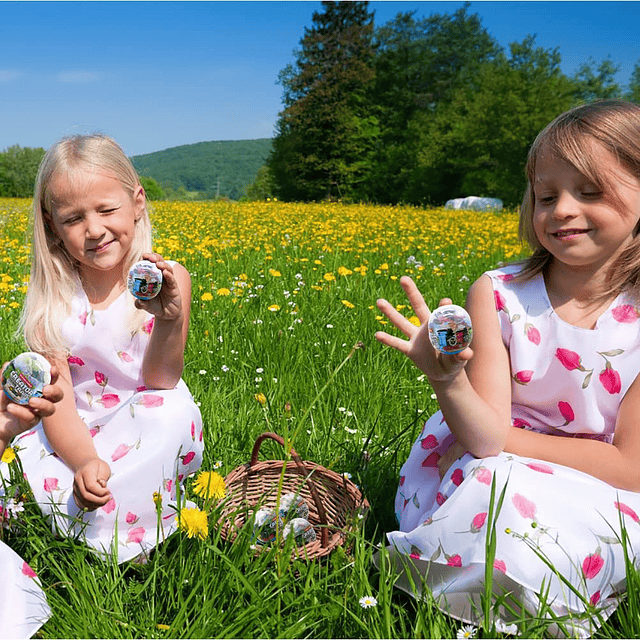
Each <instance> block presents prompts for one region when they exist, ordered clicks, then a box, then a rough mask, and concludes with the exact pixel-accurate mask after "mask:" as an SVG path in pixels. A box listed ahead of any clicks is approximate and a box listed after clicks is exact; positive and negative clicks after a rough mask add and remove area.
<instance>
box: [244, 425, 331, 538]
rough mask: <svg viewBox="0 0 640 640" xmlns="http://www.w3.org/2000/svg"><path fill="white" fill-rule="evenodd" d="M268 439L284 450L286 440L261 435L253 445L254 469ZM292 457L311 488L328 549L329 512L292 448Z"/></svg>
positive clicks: (252, 463) (272, 434)
mask: <svg viewBox="0 0 640 640" xmlns="http://www.w3.org/2000/svg"><path fill="white" fill-rule="evenodd" d="M267 438H269V439H271V440H275V441H276V442H277V443H278V444H279V445H280V446H281V447H282V448H284V446H285V444H284V439H283V438H282V437H280V436H279V435H278V434H277V433H273V432H267V433H263V434H262V435H259V436H258V437H257V438H256V442H255V444H254V445H253V451H252V452H251V461H250V462H249V466H250V467H253V466H254V465H256V464H257V462H258V453H259V452H260V445H262V443H263V442H264V440H266V439H267ZM291 457H292V458H293V461H294V462H295V463H296V465H297V467H298V469H300V471H301V472H302V475H303V477H304V479H305V481H306V483H307V487H309V491H310V492H311V497H312V498H313V502H314V503H315V505H316V509H317V510H318V517H319V518H320V524H321V525H324V526H322V527H320V544H321V545H322V547H323V548H326V547H327V546H328V545H329V529H328V524H329V522H328V520H327V512H326V511H325V508H324V505H323V504H322V500H321V499H320V496H319V495H318V490H317V489H316V487H315V484H314V483H313V480H312V479H311V473H313V472H311V473H309V471H308V470H307V467H305V465H304V462H302V460H301V458H300V456H299V455H298V454H297V453H296V451H295V449H294V448H293V447H291Z"/></svg>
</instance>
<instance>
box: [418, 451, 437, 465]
mask: <svg viewBox="0 0 640 640" xmlns="http://www.w3.org/2000/svg"><path fill="white" fill-rule="evenodd" d="M438 460H440V454H439V453H438V452H437V451H434V452H433V453H430V454H429V455H428V456H427V457H426V458H425V459H424V460H423V461H422V466H423V467H437V466H438Z"/></svg>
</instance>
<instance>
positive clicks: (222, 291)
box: [216, 287, 231, 296]
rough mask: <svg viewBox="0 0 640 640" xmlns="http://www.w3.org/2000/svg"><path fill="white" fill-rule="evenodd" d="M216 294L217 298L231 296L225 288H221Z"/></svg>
mask: <svg viewBox="0 0 640 640" xmlns="http://www.w3.org/2000/svg"><path fill="white" fill-rule="evenodd" d="M216 293H217V294H218V295H219V296H229V295H231V291H229V289H227V288H226V287H222V288H221V289H218V290H217V291H216Z"/></svg>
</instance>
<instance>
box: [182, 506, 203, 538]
mask: <svg viewBox="0 0 640 640" xmlns="http://www.w3.org/2000/svg"><path fill="white" fill-rule="evenodd" d="M176 520H177V522H178V526H179V527H180V530H181V531H184V533H186V534H187V536H188V537H189V538H200V540H205V539H206V537H207V536H208V535H209V523H208V521H207V514H206V513H205V512H204V511H200V509H182V510H181V511H180V513H179V514H178V515H177V516H176Z"/></svg>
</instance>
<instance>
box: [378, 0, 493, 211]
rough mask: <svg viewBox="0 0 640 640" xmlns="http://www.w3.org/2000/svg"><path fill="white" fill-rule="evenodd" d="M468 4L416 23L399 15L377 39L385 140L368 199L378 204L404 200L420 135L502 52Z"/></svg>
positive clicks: (382, 136)
mask: <svg viewBox="0 0 640 640" xmlns="http://www.w3.org/2000/svg"><path fill="white" fill-rule="evenodd" d="M468 9H469V4H468V3H467V4H465V5H464V6H463V7H461V8H460V9H458V10H456V11H455V12H454V13H453V14H434V15H431V16H430V17H428V18H422V19H419V20H417V19H415V18H414V14H413V13H399V14H398V15H397V16H396V17H395V18H394V19H393V20H391V21H389V22H388V23H386V24H385V25H383V26H382V27H379V28H378V29H377V30H376V33H375V40H376V47H377V56H376V63H375V68H376V79H375V85H374V86H373V87H372V90H371V92H370V96H371V101H372V102H373V103H375V105H376V106H377V110H376V115H377V117H378V119H379V121H380V127H381V134H380V137H379V141H378V148H377V154H376V163H375V171H374V172H373V173H372V175H371V177H370V182H369V185H368V193H369V194H370V197H372V198H373V199H375V200H376V201H378V202H398V201H399V200H402V199H404V198H405V197H406V192H407V178H408V174H411V172H412V171H413V167H414V166H415V163H416V160H417V157H416V154H417V153H418V152H419V150H420V149H419V147H418V146H417V145H416V137H415V136H416V129H420V130H422V129H423V128H424V126H426V124H427V123H428V122H429V121H430V120H432V119H433V117H434V116H435V113H436V112H437V111H438V110H440V109H442V107H443V105H445V104H448V103H450V102H451V100H452V99H453V97H454V95H456V93H457V91H458V90H459V89H460V87H461V86H464V85H467V84H469V83H474V79H475V76H476V74H477V72H478V70H479V69H480V68H481V67H482V65H484V64H485V63H486V62H489V61H492V60H494V59H495V58H496V57H497V56H498V55H499V54H500V53H501V51H502V49H501V47H500V46H499V44H498V43H497V41H496V40H495V39H494V38H493V37H491V36H490V35H489V33H488V32H487V31H486V29H485V28H484V27H483V26H482V23H481V20H480V17H479V16H478V15H477V14H469V11H468Z"/></svg>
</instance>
